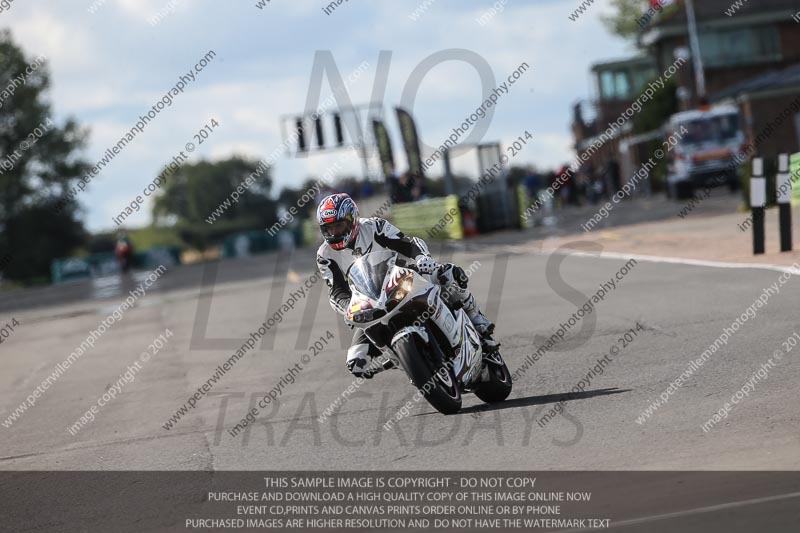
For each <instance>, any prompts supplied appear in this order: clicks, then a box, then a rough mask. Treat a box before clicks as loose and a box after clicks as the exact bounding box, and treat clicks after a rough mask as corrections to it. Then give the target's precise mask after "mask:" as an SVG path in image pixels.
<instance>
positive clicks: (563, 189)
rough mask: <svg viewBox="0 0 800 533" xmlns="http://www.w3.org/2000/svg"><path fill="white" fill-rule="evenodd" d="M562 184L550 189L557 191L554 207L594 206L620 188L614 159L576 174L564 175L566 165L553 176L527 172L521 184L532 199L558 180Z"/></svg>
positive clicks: (618, 173)
mask: <svg viewBox="0 0 800 533" xmlns="http://www.w3.org/2000/svg"><path fill="white" fill-rule="evenodd" d="M562 175H566V176H568V177H567V179H566V181H565V182H564V183H563V184H561V185H560V186H558V187H554V189H557V190H558V203H559V205H561V206H567V205H575V206H579V205H584V204H591V205H596V204H598V203H600V202H601V201H602V200H604V199H608V198H611V196H613V195H614V194H615V193H616V192H617V191H619V189H620V187H621V186H622V183H621V175H620V166H619V163H618V162H617V161H616V160H615V159H610V160H609V161H608V162H607V163H606V164H605V165H603V166H599V165H598V166H592V165H585V166H584V167H581V168H580V169H578V171H577V172H568V167H567V166H566V165H564V166H562V167H561V168H560V169H558V170H556V171H553V172H537V171H533V170H531V171H529V172H528V173H527V175H526V176H525V178H524V180H523V185H524V186H525V188H526V189H527V191H528V196H530V197H531V198H536V196H537V195H538V194H539V192H540V191H542V190H544V189H547V188H548V187H550V186H553V185H554V184H555V183H556V180H557V179H558V178H559V177H560V176H562Z"/></svg>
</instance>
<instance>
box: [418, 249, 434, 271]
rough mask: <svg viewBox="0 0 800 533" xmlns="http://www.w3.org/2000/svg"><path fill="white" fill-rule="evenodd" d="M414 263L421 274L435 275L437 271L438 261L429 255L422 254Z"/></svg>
mask: <svg viewBox="0 0 800 533" xmlns="http://www.w3.org/2000/svg"><path fill="white" fill-rule="evenodd" d="M414 261H416V263H417V270H418V271H419V273H420V274H433V272H434V271H435V270H436V261H434V260H433V257H431V256H429V255H425V254H420V255H418V256H417V257H416V259H414Z"/></svg>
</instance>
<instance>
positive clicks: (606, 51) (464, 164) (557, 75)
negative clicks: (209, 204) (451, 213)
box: [0, 0, 633, 231]
mask: <svg viewBox="0 0 800 533" xmlns="http://www.w3.org/2000/svg"><path fill="white" fill-rule="evenodd" d="M259 1H260V0H235V1H227V2H222V1H214V0H14V1H13V2H10V4H9V7H7V8H5V9H4V10H3V11H1V12H0V26H2V27H6V28H9V27H10V29H11V31H12V35H13V37H14V39H15V41H16V42H17V43H18V44H19V45H21V46H22V47H23V49H24V51H25V53H26V54H27V56H28V57H30V58H31V59H33V58H34V57H36V56H38V55H39V54H43V55H44V56H45V57H46V59H47V65H48V68H49V71H50V74H51V83H52V87H51V91H50V94H49V95H48V97H49V100H50V101H51V104H52V107H53V111H54V114H55V118H56V119H57V120H61V121H63V120H64V119H66V118H67V117H74V118H75V119H77V120H78V122H79V123H80V124H81V125H82V126H84V127H86V128H88V130H89V132H90V134H89V142H88V145H87V146H86V148H85V150H84V151H83V154H82V155H83V156H84V157H85V158H86V159H87V160H88V161H90V162H92V163H94V162H96V161H97V160H98V159H100V158H101V157H102V155H103V153H104V152H105V150H106V148H108V147H110V146H111V145H113V144H116V142H117V140H118V139H119V138H120V137H121V136H123V135H124V133H125V132H127V131H129V130H130V129H131V128H132V127H133V126H134V125H135V124H136V122H137V120H138V117H139V116H140V115H143V114H146V113H147V111H148V110H150V108H151V107H152V106H153V105H154V104H155V103H156V102H158V101H159V100H160V99H161V97H162V96H163V95H164V94H165V93H166V92H167V91H169V89H170V88H172V87H173V86H174V85H175V84H176V82H177V81H178V78H179V77H180V76H182V75H184V76H185V75H186V74H187V73H188V72H189V71H190V70H191V69H192V67H193V66H194V65H195V64H196V63H197V62H198V61H199V60H200V58H202V57H203V56H204V55H206V53H207V52H208V51H210V50H213V51H214V52H215V54H216V56H215V57H214V58H213V60H212V61H211V62H210V63H209V64H208V65H207V66H206V67H205V68H204V69H203V70H202V72H200V73H198V74H197V76H196V79H195V81H194V82H192V83H189V84H187V86H186V88H185V89H184V92H183V93H182V94H180V95H179V96H177V97H176V98H174V100H173V102H172V104H171V105H169V106H168V107H165V108H164V109H163V110H162V111H161V112H160V113H159V114H158V115H157V117H156V118H155V119H153V120H152V121H151V122H150V123H149V124H148V125H147V127H146V129H145V130H144V131H143V132H142V133H141V134H139V135H137V136H136V138H135V139H134V140H133V141H132V142H130V143H129V144H128V145H127V146H126V147H125V148H124V149H123V150H122V152H121V153H120V154H119V155H117V156H116V157H115V158H114V159H113V160H112V161H111V162H110V163H109V164H108V165H107V166H106V167H105V168H104V169H103V170H102V172H101V173H100V174H99V175H98V176H97V177H95V178H94V179H93V180H92V182H91V183H90V185H89V187H88V188H87V190H86V191H85V192H83V193H81V194H80V195H79V201H80V203H81V205H82V207H83V209H84V219H85V222H86V225H87V228H88V229H89V230H91V231H100V230H108V229H113V228H115V227H116V226H115V225H114V223H113V222H112V218H113V217H114V216H116V215H117V214H119V213H120V212H121V211H122V210H123V209H124V208H125V206H126V205H128V204H129V203H130V202H131V201H132V200H133V198H135V197H136V195H139V194H142V190H143V188H144V187H146V186H147V184H148V183H150V182H151V181H152V180H153V178H154V177H155V176H156V175H157V174H158V173H159V172H160V171H161V170H162V168H163V167H164V165H165V164H167V163H169V162H170V161H171V160H172V157H173V155H175V154H176V153H178V152H179V151H181V150H182V149H183V148H184V146H185V145H186V143H187V142H190V141H191V142H196V141H193V139H194V135H195V134H196V133H197V132H198V131H199V130H200V129H202V128H203V127H204V126H205V125H207V124H209V123H210V121H211V119H214V120H215V121H216V122H217V123H218V124H219V126H218V127H216V128H215V129H214V131H213V132H212V133H211V134H210V135H209V136H208V139H207V140H205V141H204V142H203V143H202V144H201V145H200V144H199V143H198V144H196V146H195V151H194V152H192V153H191V154H187V155H188V156H189V161H197V160H199V159H201V158H202V159H222V158H227V157H230V156H232V155H242V156H247V157H250V158H253V159H266V158H267V157H268V156H269V154H271V153H273V152H274V151H275V150H276V149H278V148H279V147H280V146H281V144H282V142H283V137H282V134H281V127H280V118H281V117H282V116H285V115H291V114H293V113H297V112H300V111H303V110H304V109H305V107H306V98H307V94H308V92H309V85H310V79H311V73H312V67H313V65H314V61H315V56H318V55H319V54H320V53H321V52H320V51H323V52H322V53H327V52H328V51H329V52H330V54H331V55H332V57H333V59H334V60H335V64H336V66H337V68H338V69H339V71H340V72H341V74H342V76H343V77H344V78H347V77H348V76H349V75H350V74H351V73H353V72H355V71H357V70H358V69H359V66H361V65H364V66H363V67H362V72H361V74H360V75H359V76H358V77H357V79H355V80H354V81H353V82H352V83H350V84H349V85H348V88H347V90H348V93H349V96H350V99H351V101H352V102H353V103H366V102H369V101H370V99H371V95H372V92H373V82H374V80H375V78H376V73H377V70H378V68H377V67H378V58H379V53H380V52H381V51H383V50H388V51H391V63H390V64H389V69H388V83H387V88H386V93H385V95H384V98H383V111H384V116H385V118H386V124H387V127H388V128H389V133H390V135H391V136H392V142H393V145H394V152H395V160H396V163H397V166H398V167H399V169H400V170H404V169H405V168H406V166H407V162H406V160H405V155H404V153H403V151H402V146H401V140H400V133H399V129H398V124H397V121H396V118H395V116H394V112H393V108H394V107H395V106H397V105H400V103H401V101H402V102H403V103H409V102H407V99H403V98H402V95H403V90H404V88H405V87H406V85H407V82H408V80H409V77H410V75H411V73H412V71H414V69H415V68H416V67H417V66H418V65H420V63H421V62H422V61H423V60H425V59H426V58H428V57H429V56H431V55H432V54H435V53H437V52H441V51H444V50H450V49H464V50H468V51H470V52H472V53H474V54H477V57H480V58H483V59H484V60H485V61H486V62H487V63H488V65H489V66H490V70H491V73H492V74H493V76H494V77H495V79H496V80H497V84H498V85H499V84H501V83H502V82H503V81H505V79H506V78H507V77H508V76H509V75H510V74H511V73H512V72H513V71H514V70H515V69H517V67H518V66H519V65H521V64H522V63H527V64H528V65H529V68H528V69H527V71H526V72H525V73H524V74H522V75H521V77H520V78H519V80H518V81H517V82H516V83H515V84H514V85H513V86H510V87H509V90H508V93H507V94H504V95H503V96H502V97H500V99H499V100H498V103H497V104H496V106H495V107H494V114H493V116H492V117H491V120H490V121H488V120H487V121H485V122H484V124H485V125H487V126H488V127H487V130H486V133H485V135H484V136H483V139H482V141H483V142H489V141H492V142H494V141H499V142H500V143H501V144H502V145H503V146H504V147H505V146H508V145H509V144H510V143H512V142H513V141H514V140H515V139H517V138H518V137H519V136H524V135H525V132H526V131H527V132H529V133H530V134H531V135H532V136H533V139H532V140H531V141H530V142H529V144H528V145H527V146H525V147H524V149H523V150H521V151H520V153H519V154H518V155H517V156H516V157H515V158H514V160H513V161H512V163H513V164H515V165H528V164H533V165H536V166H537V167H539V168H550V167H555V166H557V165H560V164H562V163H564V162H566V161H567V160H569V159H570V158H571V156H572V154H573V150H572V147H571V146H572V134H571V131H570V121H571V113H572V111H571V110H572V105H573V103H574V102H576V101H577V100H579V99H585V98H588V97H591V96H592V95H593V92H594V90H593V88H592V82H591V78H590V74H589V68H590V66H591V65H592V64H593V63H596V62H599V61H605V60H610V59H617V58H620V57H625V56H628V55H631V53H632V52H633V50H632V48H631V47H630V45H629V44H628V43H626V42H624V41H623V40H621V39H619V38H617V37H615V36H612V35H609V34H608V33H607V32H606V30H605V29H604V27H603V26H602V24H601V23H600V14H601V13H604V12H608V10H609V4H610V2H609V0H597V1H596V2H595V4H594V5H593V6H591V8H590V9H589V10H587V11H586V12H585V13H584V14H583V15H582V16H581V17H579V18H578V19H577V20H576V21H572V20H570V19H569V18H568V16H569V15H570V14H572V12H573V10H574V9H576V7H577V5H578V4H579V2H578V0H527V1H523V0H408V1H406V0H404V1H397V0H391V1H390V0H382V1H381V0H372V1H370V2H367V1H366V0H347V1H344V2H342V4H341V5H339V6H338V7H336V9H335V10H331V11H330V13H329V14H326V13H325V11H324V10H323V7H324V6H326V5H328V4H329V3H330V0H326V1H321V0H320V1H317V0H269V1H266V0H262V2H263V7H262V8H261V9H259V8H258V7H256V4H257V3H259ZM493 9H494V11H495V12H494V14H492V11H491V10H493ZM415 10H416V15H417V16H416V20H415V19H414V18H415V17H414V16H413V15H414V13H415ZM159 13H161V14H162V15H163V16H162V18H161V19H160V20H158V21H157V22H155V23H153V22H154V21H153V17H154V16H156V15H158V14H159ZM482 16H483V21H484V24H481V23H480V22H479V19H480V18H481V17H482ZM449 53H450V54H452V53H453V52H449ZM448 57H449V56H448ZM365 62H366V63H365ZM490 89H491V87H490ZM330 94H331V88H330V86H329V85H328V82H327V80H326V81H324V82H323V84H322V98H321V99H322V100H325V99H326V98H327V97H328V96H329V95H330ZM482 94H483V93H482V85H481V79H480V78H479V74H478V72H477V71H476V69H475V68H474V67H473V66H471V65H469V64H467V63H465V62H462V61H447V62H443V63H440V64H438V65H436V66H435V67H434V68H433V69H431V70H430V71H429V72H428V74H427V75H426V76H425V77H424V78H423V79H422V81H421V83H420V85H419V90H418V92H417V95H416V97H415V98H414V101H413V108H411V109H410V110H411V111H412V112H413V114H414V116H415V119H416V122H417V128H418V131H419V135H420V137H421V138H422V140H423V141H424V143H425V144H426V145H431V146H438V145H440V144H441V143H442V142H443V141H444V140H445V139H446V138H447V137H448V136H449V135H450V134H451V132H452V129H453V128H455V127H458V126H459V125H460V124H462V123H463V121H464V119H465V118H466V117H468V116H469V115H470V114H471V113H472V112H474V111H475V109H476V107H478V106H479V105H480V103H481V101H482V99H483V97H482ZM333 107H335V106H333ZM333 107H331V109H333ZM427 155H430V151H427V152H425V153H423V156H427ZM335 165H338V166H337V167H336V168H338V169H339V170H340V172H341V174H342V175H356V176H360V175H362V166H361V163H360V160H359V158H358V157H356V156H354V155H353V154H345V153H342V152H333V153H327V154H318V155H314V156H312V157H307V158H302V159H298V158H294V157H290V154H284V155H281V156H280V157H278V158H277V159H276V160H275V163H274V165H273V168H272V175H273V179H274V186H273V192H274V193H277V192H278V190H279V189H280V188H281V187H283V186H294V187H298V186H299V185H300V184H301V183H302V182H303V181H304V180H305V179H306V178H309V177H318V176H320V175H322V174H323V173H325V172H326V171H328V170H329V169H330V168H331V167H334V166H335ZM475 166H476V163H475V155H474V153H465V154H464V155H462V156H461V157H459V158H458V159H457V160H456V161H455V169H456V170H457V171H458V170H462V171H469V170H475ZM374 170H375V171H377V168H375V169H374ZM429 174H430V175H433V176H437V175H441V174H442V169H441V167H440V166H438V164H437V165H435V166H434V167H433V168H432V169H431V171H430V173H429ZM220 200H222V198H221V199H220ZM150 221H151V217H150V205H149V199H148V201H147V203H145V205H144V206H143V209H142V210H141V211H139V212H138V213H136V214H135V215H133V216H131V217H130V218H128V219H127V221H126V224H127V225H128V226H141V225H145V224H148V223H150Z"/></svg>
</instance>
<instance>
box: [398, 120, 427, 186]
mask: <svg viewBox="0 0 800 533" xmlns="http://www.w3.org/2000/svg"><path fill="white" fill-rule="evenodd" d="M395 111H397V120H398V122H400V133H401V134H402V136H403V146H405V149H406V156H407V157H408V169H409V170H410V171H411V173H412V174H414V175H415V176H418V177H424V176H425V168H424V167H423V166H422V154H421V152H420V146H419V136H418V135H417V126H416V124H414V117H412V116H411V113H409V112H408V111H406V110H405V109H403V108H400V107H397V108H395Z"/></svg>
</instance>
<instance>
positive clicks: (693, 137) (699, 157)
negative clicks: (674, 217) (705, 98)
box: [667, 105, 745, 199]
mask: <svg viewBox="0 0 800 533" xmlns="http://www.w3.org/2000/svg"><path fill="white" fill-rule="evenodd" d="M667 135H668V136H673V135H674V138H676V139H679V140H678V142H677V144H676V145H675V147H674V148H673V149H672V151H671V152H670V156H671V157H670V162H669V171H668V174H667V193H668V194H669V195H670V197H672V198H679V199H682V198H690V197H691V196H692V195H693V194H694V191H695V189H696V188H698V187H709V186H710V187H716V186H719V185H727V186H728V187H729V188H730V189H731V191H734V190H736V189H737V188H738V185H739V165H740V162H739V159H738V158H737V154H738V152H739V151H740V149H741V148H742V146H743V145H744V142H745V137H744V132H743V131H742V127H741V118H740V115H739V110H738V109H737V107H736V106H733V105H720V106H714V107H706V108H701V109H696V110H692V111H685V112H682V113H677V114H675V115H673V116H672V117H671V118H670V120H669V123H668V131H667Z"/></svg>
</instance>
